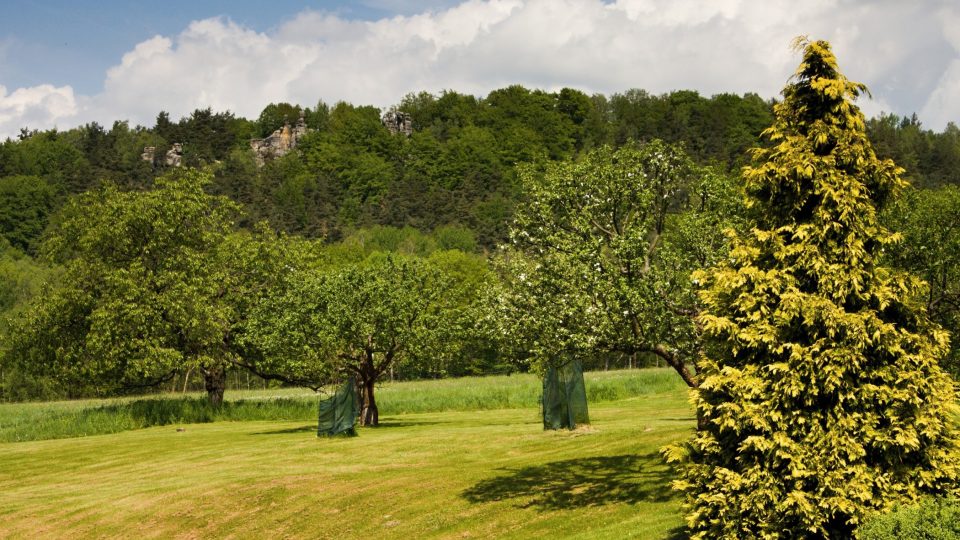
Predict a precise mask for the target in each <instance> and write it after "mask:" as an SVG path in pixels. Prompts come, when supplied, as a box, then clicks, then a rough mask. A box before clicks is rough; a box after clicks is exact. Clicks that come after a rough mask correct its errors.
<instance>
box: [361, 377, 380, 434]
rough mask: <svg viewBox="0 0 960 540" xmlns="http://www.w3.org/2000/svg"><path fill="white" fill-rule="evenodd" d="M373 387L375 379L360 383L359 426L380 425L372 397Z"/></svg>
mask: <svg viewBox="0 0 960 540" xmlns="http://www.w3.org/2000/svg"><path fill="white" fill-rule="evenodd" d="M375 385H376V379H374V378H372V377H371V378H368V379H365V380H364V381H363V382H362V386H361V399H360V425H361V426H377V425H379V423H380V415H379V413H378V411H377V400H376V398H375V397H374V396H373V389H374V386H375Z"/></svg>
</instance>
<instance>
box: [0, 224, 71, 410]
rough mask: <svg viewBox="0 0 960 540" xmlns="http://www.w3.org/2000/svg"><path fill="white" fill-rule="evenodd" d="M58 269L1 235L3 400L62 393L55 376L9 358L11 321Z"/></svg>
mask: <svg viewBox="0 0 960 540" xmlns="http://www.w3.org/2000/svg"><path fill="white" fill-rule="evenodd" d="M58 273H59V269H58V268H50V267H48V266H45V265H43V264H40V263H38V262H37V261H34V260H33V259H31V258H30V257H29V256H27V255H24V254H23V253H21V252H20V251H19V250H17V249H16V248H14V247H12V246H10V244H9V243H7V242H6V240H4V239H3V238H0V401H9V400H22V399H37V398H44V399H52V398H55V397H59V396H62V395H63V389H62V388H60V387H59V385H58V384H57V382H56V381H55V380H54V379H53V378H50V377H36V376H32V375H31V374H30V373H29V372H27V371H25V370H23V369H18V368H17V367H16V366H15V365H14V364H13V363H12V362H11V361H10V358H9V356H10V347H11V341H10V336H9V335H8V332H9V331H10V325H11V323H12V322H13V321H15V320H17V319H18V318H19V317H21V316H23V312H24V310H25V308H26V307H27V306H28V305H29V304H30V302H31V301H32V300H33V299H34V298H35V297H36V296H37V295H38V294H40V292H41V291H42V288H43V287H44V285H45V284H46V283H48V282H49V281H52V280H54V279H55V278H56V276H57V274H58Z"/></svg>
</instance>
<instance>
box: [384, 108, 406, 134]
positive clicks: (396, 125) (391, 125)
mask: <svg viewBox="0 0 960 540" xmlns="http://www.w3.org/2000/svg"><path fill="white" fill-rule="evenodd" d="M380 122H382V123H383V125H384V126H386V128H387V130H389V131H390V133H392V134H394V135H396V134H397V133H403V134H404V135H406V136H407V137H409V136H410V135H413V117H412V116H410V115H409V114H407V113H405V112H400V111H387V112H386V114H384V115H383V117H382V118H381V119H380Z"/></svg>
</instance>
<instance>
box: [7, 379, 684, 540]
mask: <svg viewBox="0 0 960 540" xmlns="http://www.w3.org/2000/svg"><path fill="white" fill-rule="evenodd" d="M632 376H633V373H624V374H601V375H600V376H599V377H598V376H597V375H596V374H594V375H589V376H588V378H589V379H590V380H589V381H588V383H587V384H588V387H589V386H590V385H591V384H593V385H594V386H597V387H600V385H602V384H607V383H608V384H610V385H613V386H614V387H615V388H621V387H622V388H631V385H632V384H634V383H632V382H630V383H628V382H624V381H622V380H621V377H625V378H627V379H631V377H632ZM637 376H638V377H645V376H647V375H639V374H638V375H637ZM600 379H604V380H603V381H600ZM488 381H489V380H487V379H484V380H481V381H471V382H470V384H463V385H462V386H461V385H458V384H457V381H438V382H434V383H429V382H422V383H404V384H403V385H400V384H397V385H394V386H391V385H385V387H384V389H383V390H384V391H383V394H382V395H383V404H384V407H385V409H386V408H388V407H399V406H400V404H403V403H407V404H408V405H405V406H409V407H423V406H426V405H425V403H427V401H409V400H408V398H410V397H411V396H419V395H420V394H421V393H423V392H430V393H432V392H434V391H435V392H436V393H437V394H438V395H443V393H444V392H445V391H449V392H450V393H451V395H452V396H456V399H454V397H450V398H449V399H446V398H444V399H441V398H439V397H438V398H436V401H435V403H436V405H435V406H437V407H439V406H441V404H442V406H444V407H452V406H459V405H457V404H463V403H469V402H470V400H469V399H468V398H466V397H465V395H467V394H471V395H472V394H474V393H479V394H483V392H486V391H487V390H486V389H484V388H483V385H484V384H486V382H488ZM506 383H507V385H508V386H509V385H512V384H516V385H517V390H516V396H520V395H521V394H523V393H525V392H526V391H527V390H522V389H530V388H533V389H537V388H538V383H537V381H536V379H535V378H533V377H530V378H528V379H526V380H525V379H524V378H521V377H511V378H509V380H508V381H506ZM490 384H491V387H493V386H496V385H495V384H493V382H491V383H490ZM666 384H668V385H669V383H666ZM621 385H622V386H621ZM468 387H469V388H468ZM445 389H449V390H445ZM618 391H619V390H618ZM512 392H513V391H512V390H511V392H508V394H507V395H508V396H509V395H514V394H513V393H512ZM631 392H633V393H636V394H637V395H636V396H634V397H628V398H625V399H617V400H615V401H606V402H593V403H591V410H590V413H591V418H592V424H591V425H590V426H588V427H586V428H584V429H580V430H577V431H574V432H567V431H561V432H544V431H543V429H542V426H541V424H540V421H539V418H538V413H537V411H538V409H537V404H536V397H534V398H533V399H532V400H528V402H527V405H525V406H523V407H519V408H505V409H496V410H482V411H477V410H472V411H457V410H448V411H443V412H429V413H405V414H400V413H396V412H391V413H386V414H384V415H383V416H382V417H381V421H382V424H383V425H382V426H381V427H379V428H363V429H360V434H359V436H358V437H351V438H334V439H328V438H321V439H318V438H317V437H316V436H315V434H314V429H315V426H316V423H315V418H313V415H314V412H315V411H314V408H313V407H312V406H311V407H310V411H309V412H310V417H309V418H308V419H302V420H293V421H247V422H215V423H206V424H187V425H178V426H172V425H171V426H159V427H152V428H147V429H140V430H134V431H126V432H123V433H115V434H110V435H97V436H89V437H82V438H72V439H61V440H45V441H33V442H22V443H6V444H2V445H0V452H2V455H3V458H2V459H0V492H2V493H3V494H4V495H3V497H0V537H9V538H38V537H41V538H88V537H127V538H130V537H132V538H140V537H143V538H197V537H203V538H219V537H234V538H279V537H284V538H385V539H390V538H403V539H413V538H416V539H420V538H581V539H593V538H600V539H604V538H611V539H620V538H643V539H647V538H652V539H658V538H667V537H668V536H669V535H670V534H671V531H676V530H677V527H679V526H680V525H681V522H682V520H681V516H680V500H679V498H678V497H677V495H676V494H675V493H674V492H672V491H671V490H670V488H669V481H670V478H671V474H670V470H669V469H668V467H667V466H666V465H664V464H663V462H662V460H661V459H660V457H659V455H658V450H659V448H661V447H662V446H664V445H666V444H669V443H672V442H675V441H679V440H682V439H683V438H684V437H686V436H688V434H689V433H690V432H691V430H692V429H693V426H694V421H693V418H692V414H691V410H690V408H689V405H688V403H687V393H686V392H685V391H684V390H683V389H682V387H681V386H680V385H673V388H672V389H668V390H664V391H640V390H638V389H637V388H634V389H633V390H631ZM293 394H294V392H293V391H285V392H282V393H279V394H278V395H276V396H273V397H271V398H270V399H267V400H261V401H266V402H268V403H269V402H272V401H273V400H275V399H276V398H281V399H287V400H298V399H307V400H308V401H312V402H314V403H315V398H310V397H306V398H301V397H300V396H296V395H293ZM611 395H612V394H611ZM254 397H261V396H249V395H248V396H244V398H245V401H246V400H249V399H250V398H254ZM411 399H412V398H411ZM424 399H425V398H424ZM498 399H499V398H498ZM503 399H507V400H508V399H514V398H503ZM516 399H519V397H517V398H516ZM88 405H90V404H88ZM92 405H93V406H94V407H97V406H99V405H102V404H92ZM61 407H66V405H61ZM84 407H86V405H85V406H84ZM80 408H81V409H82V408H83V407H80ZM178 429H182V430H183V431H178Z"/></svg>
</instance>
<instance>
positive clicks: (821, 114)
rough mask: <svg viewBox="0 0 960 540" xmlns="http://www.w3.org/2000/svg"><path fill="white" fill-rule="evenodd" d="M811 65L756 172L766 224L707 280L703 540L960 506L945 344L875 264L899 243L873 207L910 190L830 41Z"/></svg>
mask: <svg viewBox="0 0 960 540" xmlns="http://www.w3.org/2000/svg"><path fill="white" fill-rule="evenodd" d="M799 43H800V44H801V45H802V47H803V61H802V63H801V64H800V67H799V69H798V70H797V73H796V75H795V78H794V80H793V82H792V83H791V84H790V85H788V86H787V87H786V89H785V90H784V92H783V95H784V101H783V102H782V103H780V104H778V105H777V106H776V121H775V122H774V124H773V126H772V127H771V128H769V129H768V130H767V131H766V136H767V138H768V140H769V141H770V146H768V147H766V148H762V149H758V150H756V151H755V156H754V158H755V165H754V166H753V167H750V168H747V169H745V170H744V179H745V182H746V185H747V191H748V205H750V206H751V211H752V212H753V216H754V217H755V219H756V226H755V228H754V229H753V230H752V231H751V232H750V233H749V234H746V235H733V248H732V250H731V252H730V255H729V259H727V260H724V261H721V262H720V264H718V265H717V266H716V267H715V268H713V269H712V270H710V271H708V272H700V273H698V274H697V275H696V277H697V279H699V280H700V281H702V283H703V289H702V291H701V293H700V296H701V299H702V301H703V304H704V311H703V313H702V315H701V316H700V318H699V321H700V324H701V325H702V327H703V330H704V334H705V337H706V339H707V342H706V344H705V353H704V354H703V356H702V357H701V359H700V362H699V367H700V370H701V376H702V382H701V384H700V386H699V388H698V389H697V392H696V398H695V404H696V408H697V414H698V417H699V426H700V429H699V430H698V432H697V433H696V434H695V436H694V437H693V438H692V439H691V440H690V442H689V444H688V445H686V446H685V447H673V448H670V449H667V450H666V451H665V453H666V454H667V455H668V456H669V458H670V459H672V460H674V461H678V462H680V479H679V480H678V481H676V482H675V487H676V488H678V489H680V490H682V491H683V492H684V493H685V494H686V497H687V509H688V515H687V521H688V524H689V527H690V530H691V533H692V537H693V538H741V537H751V538H771V539H773V538H795V537H808V538H809V537H812V538H850V537H851V536H852V534H853V531H854V529H856V527H857V526H858V525H860V524H861V523H862V522H863V519H864V518H865V517H866V516H867V515H869V514H870V513H872V512H875V511H876V510H879V509H882V508H884V507H887V506H889V505H892V504H894V503H898V502H909V501H913V500H916V499H917V498H918V497H919V496H921V495H923V494H940V493H947V492H955V491H956V490H957V486H958V485H960V484H958V480H960V459H958V439H957V430H956V426H955V425H954V420H953V418H952V417H951V413H950V408H951V407H953V406H954V405H955V402H956V393H955V391H954V384H953V382H952V381H951V379H950V378H949V376H948V375H947V374H945V373H944V372H943V371H942V370H941V369H940V367H939V365H938V363H937V359H938V358H939V357H940V356H942V355H943V354H944V352H946V348H947V336H946V334H945V332H943V331H942V330H940V329H939V328H938V327H937V326H936V325H934V324H932V323H931V322H930V321H929V320H928V319H927V317H926V314H925V313H924V310H923V308H922V306H919V305H917V304H916V303H915V302H914V301H913V299H914V298H915V294H916V292H917V286H918V285H919V284H918V283H917V280H916V279H915V278H912V277H910V276H908V275H904V274H900V273H897V272H894V271H892V270H890V269H888V268H885V267H883V266H881V265H880V264H879V261H878V260H877V257H878V254H879V253H880V251H881V250H882V249H895V243H896V241H897V240H898V238H897V236H896V235H892V234H891V233H890V232H889V231H888V230H887V229H885V228H884V227H883V226H881V225H880V224H879V222H878V218H877V210H876V209H877V207H878V206H880V205H882V204H883V203H884V202H885V201H886V200H887V199H888V198H889V197H890V195H891V194H892V193H894V192H895V191H896V190H897V189H899V188H900V187H902V186H903V185H904V182H903V181H902V180H901V179H900V174H901V172H902V170H901V169H899V168H898V167H897V166H896V165H894V163H893V162H892V161H890V160H880V159H878V158H877V157H876V155H875V154H874V151H873V150H872V148H871V146H870V142H869V140H868V139H867V136H866V133H865V126H864V120H863V116H862V114H861V113H860V111H859V110H858V109H857V108H856V107H855V106H854V105H853V104H852V102H851V100H852V99H854V98H856V97H857V96H858V95H860V94H861V93H862V92H864V90H865V89H864V87H863V85H861V84H857V83H853V82H850V81H848V80H847V79H845V78H844V77H843V75H841V74H840V73H839V71H838V69H837V65H836V60H835V58H834V55H833V53H832V52H831V50H830V47H829V45H828V44H827V43H825V42H822V41H818V42H806V41H801V42H799Z"/></svg>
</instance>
